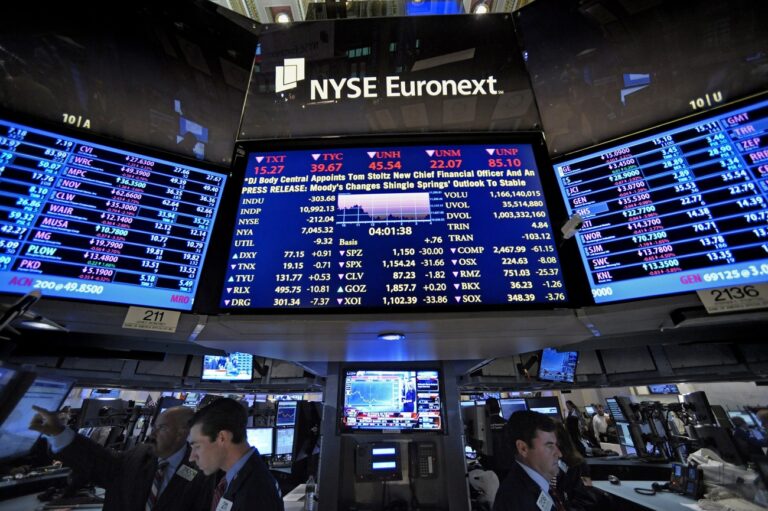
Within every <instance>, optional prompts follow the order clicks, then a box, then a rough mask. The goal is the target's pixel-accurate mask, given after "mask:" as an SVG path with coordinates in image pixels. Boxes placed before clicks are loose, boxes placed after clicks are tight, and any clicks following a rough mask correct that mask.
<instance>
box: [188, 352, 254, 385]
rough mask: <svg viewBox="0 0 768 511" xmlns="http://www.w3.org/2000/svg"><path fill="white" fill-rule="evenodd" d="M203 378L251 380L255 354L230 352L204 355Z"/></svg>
mask: <svg viewBox="0 0 768 511" xmlns="http://www.w3.org/2000/svg"><path fill="white" fill-rule="evenodd" d="M200 378H201V379H202V380H214V381H251V380H252V379H253V355H251V354H250V353H236V352H235V353H230V354H229V355H224V356H221V355H204V356H203V371H202V376H201V377H200Z"/></svg>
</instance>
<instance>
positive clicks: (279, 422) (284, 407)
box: [275, 401, 297, 426]
mask: <svg viewBox="0 0 768 511" xmlns="http://www.w3.org/2000/svg"><path fill="white" fill-rule="evenodd" d="M296 406H297V402H296V401H278V402H277V418H276V420H275V425H276V426H294V425H295V424H296Z"/></svg>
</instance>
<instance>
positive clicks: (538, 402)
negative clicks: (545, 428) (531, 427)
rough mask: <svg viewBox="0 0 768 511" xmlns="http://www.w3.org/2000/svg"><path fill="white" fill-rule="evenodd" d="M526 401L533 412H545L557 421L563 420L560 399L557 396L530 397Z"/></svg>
mask: <svg viewBox="0 0 768 511" xmlns="http://www.w3.org/2000/svg"><path fill="white" fill-rule="evenodd" d="M525 403H526V405H527V406H528V409H529V410H530V411H532V412H538V413H543V414H544V415H546V416H548V417H550V418H552V419H555V420H557V421H562V420H563V414H562V412H561V410H560V401H559V400H558V399H557V397H556V396H544V397H529V398H526V399H525Z"/></svg>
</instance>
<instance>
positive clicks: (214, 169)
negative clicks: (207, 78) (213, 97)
mask: <svg viewBox="0 0 768 511" xmlns="http://www.w3.org/2000/svg"><path fill="white" fill-rule="evenodd" d="M0 119H5V120H7V121H10V122H14V123H18V124H23V125H27V126H29V127H32V128H36V129H40V130H45V131H51V132H54V133H60V134H61V135H63V136H66V137H72V138H75V139H78V140H83V141H84V142H90V143H94V144H100V145H104V146H108V147H114V148H115V149H119V150H121V151H126V152H132V153H138V154H142V155H146V156H149V157H151V158H158V159H163V160H167V161H169V162H174V163H178V164H180V165H186V166H189V167H196V168H198V169H200V170H205V171H207V172H211V173H215V174H218V175H221V176H224V177H225V179H226V182H225V184H224V190H223V191H222V195H221V200H220V203H219V206H218V213H217V215H216V218H214V221H213V222H212V223H211V230H210V239H209V241H208V250H206V252H205V254H204V256H203V262H202V264H201V265H200V266H198V271H199V274H200V277H199V279H198V282H197V289H196V290H195V293H194V295H193V296H194V300H193V304H192V307H191V308H190V309H186V308H180V307H174V306H173V305H171V304H169V305H165V306H163V307H162V308H163V309H167V310H177V311H179V312H181V313H186V314H197V313H199V312H198V308H199V300H200V297H201V296H207V295H208V294H209V292H207V291H206V292H205V293H203V292H202V289H203V288H204V287H206V286H208V285H209V284H208V281H209V279H210V277H209V276H208V272H206V269H207V267H208V262H209V261H210V255H211V252H212V247H214V246H216V242H217V237H216V234H217V230H216V226H217V224H218V221H219V217H220V216H221V212H222V210H223V209H224V208H225V204H226V203H227V202H226V201H227V200H228V192H229V190H230V189H231V188H233V178H232V172H231V169H230V168H229V167H222V166H217V165H215V164H212V163H209V162H207V161H200V160H195V159H192V158H189V157H186V156H181V155H178V154H176V153H171V152H167V151H163V150H160V149H157V148H153V147H149V146H143V145H139V144H135V143H132V142H129V141H125V140H121V139H117V138H114V137H111V136H109V135H105V134H101V133H96V132H88V131H83V130H78V129H74V128H72V127H71V126H68V125H66V124H57V123H54V122H52V121H50V120H46V119H41V118H37V117H31V116H29V115H25V114H20V113H18V112H14V111H10V110H7V109H2V108H0ZM22 294H23V293H19V294H18V295H17V294H11V293H6V292H2V293H0V296H20V295H22ZM43 298H44V299H46V300H48V301H52V300H57V301H59V300H60V301H63V302H69V303H94V304H100V305H109V306H113V307H131V306H138V307H144V306H143V305H136V304H132V303H127V302H126V303H118V302H109V301H101V300H96V299H91V298H83V299H78V298H68V297H60V296H56V297H47V296H45V294H43Z"/></svg>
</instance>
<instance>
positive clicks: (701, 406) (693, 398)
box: [683, 390, 716, 426]
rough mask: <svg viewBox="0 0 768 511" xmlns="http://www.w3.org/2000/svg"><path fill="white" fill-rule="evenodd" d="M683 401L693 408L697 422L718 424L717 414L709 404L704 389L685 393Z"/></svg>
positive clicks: (711, 424)
mask: <svg viewBox="0 0 768 511" xmlns="http://www.w3.org/2000/svg"><path fill="white" fill-rule="evenodd" d="M683 402H684V403H685V404H686V405H688V407H689V408H691V409H693V414H694V416H695V418H696V424H701V425H710V426H714V425H715V424H716V421H715V415H714V413H712V407H711V406H709V400H708V399H707V395H706V394H705V393H704V391H702V390H699V391H696V392H690V393H688V394H684V395H683Z"/></svg>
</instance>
